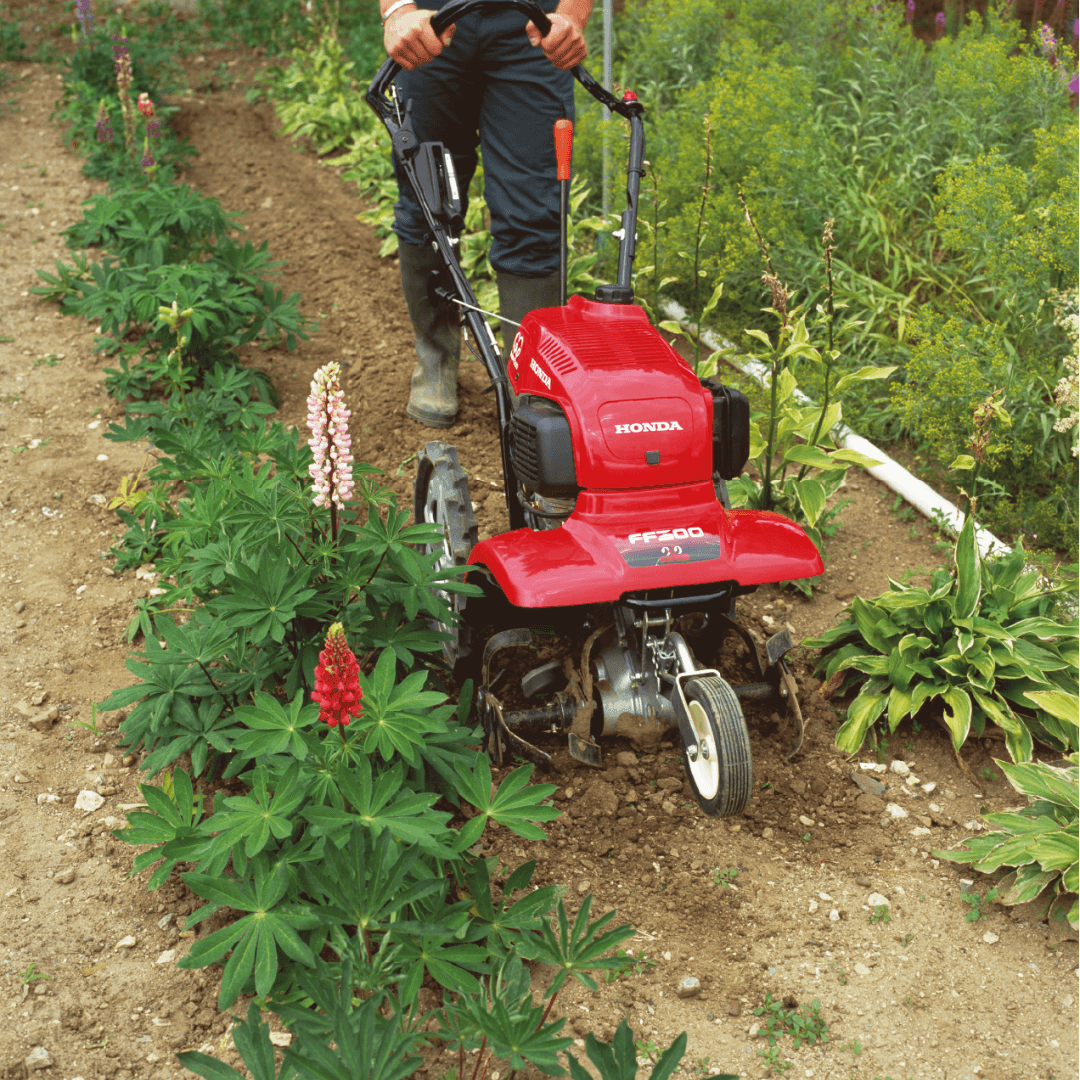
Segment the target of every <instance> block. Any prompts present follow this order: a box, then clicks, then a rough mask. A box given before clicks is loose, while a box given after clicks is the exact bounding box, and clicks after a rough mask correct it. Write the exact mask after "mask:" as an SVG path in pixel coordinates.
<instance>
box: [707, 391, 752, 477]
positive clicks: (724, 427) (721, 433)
mask: <svg viewBox="0 0 1080 1080" xmlns="http://www.w3.org/2000/svg"><path fill="white" fill-rule="evenodd" d="M701 382H702V385H703V386H704V387H705V388H706V389H707V390H708V391H709V393H711V394H712V399H713V472H715V473H719V475H720V476H721V477H723V479H725V480H734V479H735V477H736V476H740V475H741V474H742V471H743V468H744V466H745V465H746V459H747V458H748V457H749V456H750V399H749V398H748V397H747V396H746V395H745V394H744V393H743V392H742V391H741V390H736V389H735V388H734V387H733V386H724V385H723V383H721V382H720V380H719V379H702V380H701Z"/></svg>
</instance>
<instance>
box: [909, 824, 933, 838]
mask: <svg viewBox="0 0 1080 1080" xmlns="http://www.w3.org/2000/svg"><path fill="white" fill-rule="evenodd" d="M911 835H912V836H929V835H930V830H929V829H928V828H926V826H925V825H918V826H916V827H915V828H914V829H912V830H911Z"/></svg>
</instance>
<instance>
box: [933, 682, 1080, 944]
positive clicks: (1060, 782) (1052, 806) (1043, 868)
mask: <svg viewBox="0 0 1080 1080" xmlns="http://www.w3.org/2000/svg"><path fill="white" fill-rule="evenodd" d="M1056 697H1057V700H1056V701H1047V700H1046V699H1045V698H1044V699H1043V704H1044V707H1047V706H1048V707H1049V708H1051V709H1052V710H1053V711H1054V713H1055V715H1057V716H1058V717H1059V718H1060V719H1061V720H1062V721H1063V722H1065V723H1068V724H1069V725H1070V726H1071V727H1072V728H1074V729H1075V728H1076V726H1077V695H1076V694H1075V693H1072V694H1058V695H1056ZM1077 764H1078V756H1077V754H1075V753H1073V754H1071V755H1070V756H1069V759H1068V765H1067V767H1066V768H1059V767H1051V766H1049V765H1045V764H1043V763H1042V762H1041V761H1029V762H1025V763H1023V764H1010V763H1009V762H1007V761H998V762H997V765H998V766H999V767H1000V768H1001V771H1002V772H1003V773H1004V774H1005V777H1006V779H1007V780H1008V781H1009V783H1010V784H1012V786H1013V787H1014V788H1015V789H1016V790H1017V791H1018V792H1019V793H1020V794H1021V795H1026V796H1028V797H1029V798H1030V799H1031V805H1030V806H1026V807H1024V808H1023V809H1021V810H1009V811H1005V812H991V811H990V810H984V811H983V818H984V819H985V820H986V821H987V822H989V823H990V825H991V826H993V827H994V828H993V830H992V831H991V832H989V833H987V834H986V835H985V836H972V837H969V838H968V839H966V840H964V841H963V843H962V844H961V845H960V847H959V848H958V849H955V850H952V851H935V852H934V854H935V855H936V856H937V857H938V858H939V859H948V860H949V861H950V862H960V863H970V864H971V866H972V869H974V870H978V871H979V872H980V873H984V874H989V873H993V872H994V871H995V870H1001V869H1002V868H1004V867H1015V868H1016V869H1014V870H1012V871H1011V872H1010V873H1008V874H1007V875H1006V876H1005V878H1004V879H1003V880H1002V881H1001V882H1000V883H999V884H998V886H997V887H996V890H995V891H996V893H997V902H998V903H999V904H1006V905H1012V904H1027V903H1034V902H1036V901H1039V900H1041V905H1042V908H1043V910H1044V912H1045V914H1046V916H1047V917H1048V918H1049V920H1050V922H1051V923H1055V922H1058V923H1061V924H1062V925H1065V924H1067V925H1068V926H1071V927H1072V929H1073V930H1080V904H1078V900H1077V893H1078V892H1080V868H1078V865H1077V849H1078V846H1080V836H1078V832H1077V819H1078V817H1080V809H1078V808H1080V769H1078V768H1077Z"/></svg>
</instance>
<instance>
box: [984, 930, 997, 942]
mask: <svg viewBox="0 0 1080 1080" xmlns="http://www.w3.org/2000/svg"><path fill="white" fill-rule="evenodd" d="M998 940H1000V939H999V938H998V936H997V934H995V933H994V932H993V931H992V930H987V931H986V933H985V934H983V941H985V942H986V944H987V945H993V944H994V942H995V941H998Z"/></svg>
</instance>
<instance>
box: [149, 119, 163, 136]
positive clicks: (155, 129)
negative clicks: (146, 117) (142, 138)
mask: <svg viewBox="0 0 1080 1080" xmlns="http://www.w3.org/2000/svg"><path fill="white" fill-rule="evenodd" d="M146 134H147V135H150V136H151V137H152V138H155V139H156V138H157V137H158V136H159V135H160V134H161V121H160V120H151V121H150V122H149V123H148V124H147V125H146Z"/></svg>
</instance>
